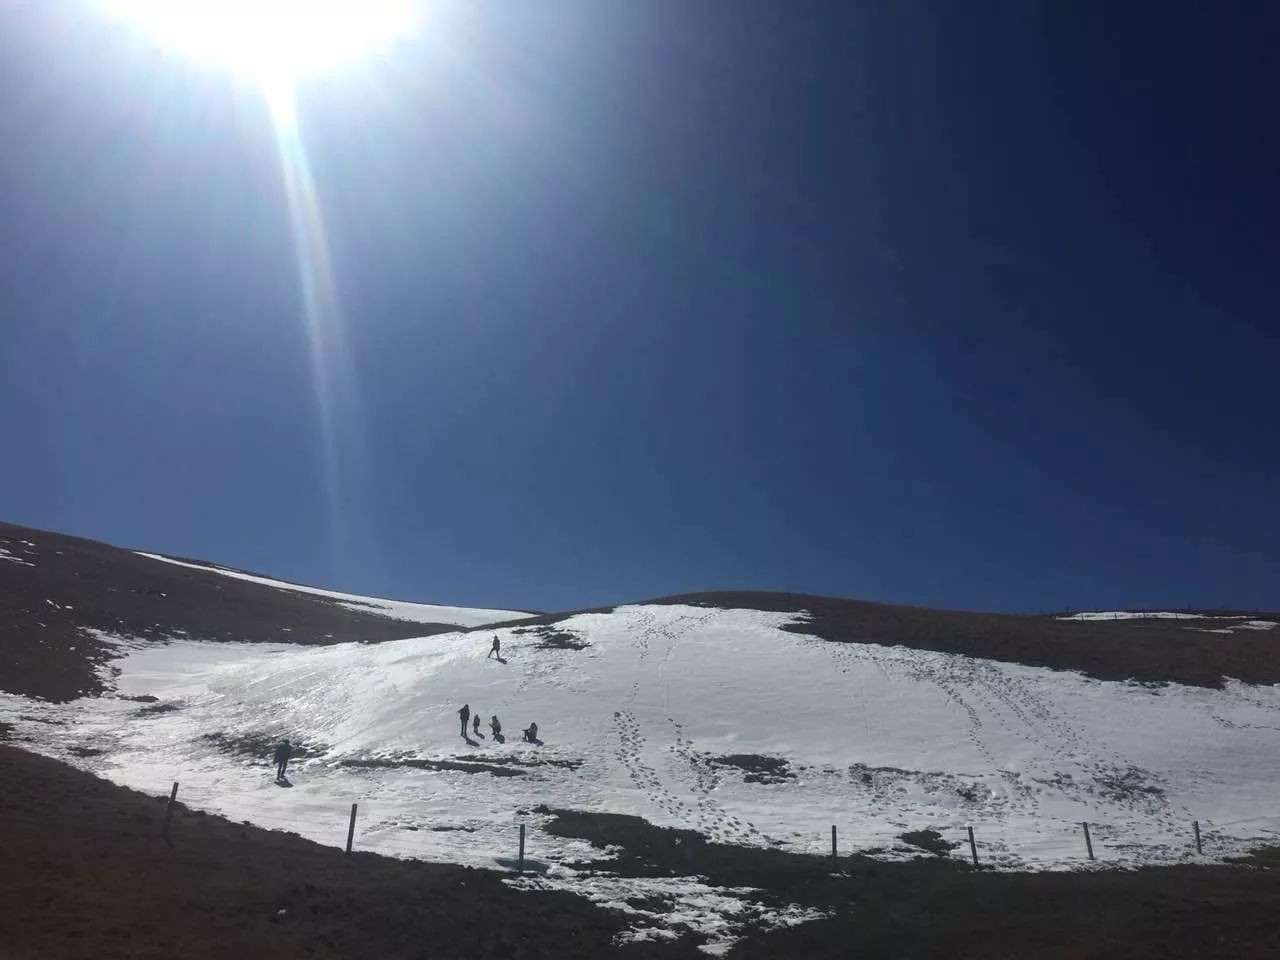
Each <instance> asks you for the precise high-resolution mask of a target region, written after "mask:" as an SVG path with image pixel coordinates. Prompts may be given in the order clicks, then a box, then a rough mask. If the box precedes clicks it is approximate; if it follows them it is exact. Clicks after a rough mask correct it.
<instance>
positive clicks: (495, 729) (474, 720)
mask: <svg viewBox="0 0 1280 960" xmlns="http://www.w3.org/2000/svg"><path fill="white" fill-rule="evenodd" d="M490 657H497V658H498V661H499V662H500V663H506V662H507V661H505V660H503V659H502V641H501V640H500V639H498V635H497V634H494V636H493V645H492V646H491V647H490V648H489V654H488V656H486V657H485V659H486V660H488V659H489V658H490ZM458 717H459V719H460V720H461V721H462V739H464V740H467V741H470V740H471V737H470V736H468V734H467V723H468V721H469V722H470V724H471V733H472V734H473V735H474V736H476V737H479V738H481V739H483V738H484V734H483V733H481V732H480V714H478V713H477V714H475V715H474V716H473V715H472V713H471V705H470V704H467V703H464V704H463V705H462V709H461V710H459V711H458ZM489 732H490V734H491V735H492V736H493V739H494V740H495V741H497V742H498V743H506V742H507V739H506V737H504V736H503V735H502V723H501V722H500V721H499V720H498V715H497V714H496V713H495V714H494V715H493V716H491V717H490V718H489ZM521 738H522V739H523V740H524V742H525V743H534V744H539V745H541V743H542V741H541V740H539V739H538V725H537V724H536V723H531V724H529V726H527V727H525V729H524V730H523V731H522V732H521ZM292 756H293V745H292V744H291V743H289V741H288V740H281V741H280V743H279V744H277V746H276V752H275V755H274V757H273V759H274V761H275V765H276V782H277V783H283V784H285V785H286V786H287V785H288V781H287V780H286V779H285V771H286V770H287V769H288V768H289V758H290V757H292Z"/></svg>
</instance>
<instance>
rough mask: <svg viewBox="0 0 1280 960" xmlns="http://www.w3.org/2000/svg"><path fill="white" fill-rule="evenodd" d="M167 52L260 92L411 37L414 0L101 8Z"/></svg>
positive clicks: (210, 0)
mask: <svg viewBox="0 0 1280 960" xmlns="http://www.w3.org/2000/svg"><path fill="white" fill-rule="evenodd" d="M105 3H106V6H107V9H108V10H109V11H110V12H111V13H112V14H114V15H115V16H117V17H119V18H121V19H122V20H125V21H128V22H131V23H134V24H136V25H137V26H139V27H141V28H143V29H144V30H146V31H147V32H148V33H149V34H150V35H151V36H152V37H153V39H154V40H155V42H156V43H158V44H159V45H160V46H161V47H163V48H164V49H165V50H166V51H168V52H171V53H174V54H178V55H181V56H185V57H188V58H190V59H192V60H195V61H198V62H201V63H205V64H209V65H213V66H217V67H221V68H224V69H227V70H229V71H231V72H233V73H234V74H236V75H238V76H240V77H243V78H245V79H248V80H251V81H253V82H256V83H259V84H261V85H262V86H263V88H264V89H266V90H278V89H280V88H281V87H292V85H293V84H294V82H296V81H297V80H298V79H300V78H302V77H304V76H307V75H310V74H315V73H321V72H324V71H327V70H331V69H334V68H335V67H338V66H340V65H342V64H344V63H348V62H350V61H353V60H357V59H359V58H361V57H365V56H368V55H370V54H371V53H373V52H374V51H376V50H377V49H378V48H380V47H383V46H386V45H387V44H390V43H391V42H393V41H395V40H397V39H398V38H400V37H403V36H404V35H406V34H408V33H410V32H411V31H412V30H413V29H414V27H415V24H416V19H417V9H416V8H417V6H418V4H417V3H414V2H413V0H105Z"/></svg>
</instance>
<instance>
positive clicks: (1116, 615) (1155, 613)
mask: <svg viewBox="0 0 1280 960" xmlns="http://www.w3.org/2000/svg"><path fill="white" fill-rule="evenodd" d="M1056 619H1058V620H1247V619H1249V618H1248V617H1246V616H1224V617H1211V616H1205V615H1204V614H1200V613H1173V612H1170V611H1168V610H1147V611H1138V610H1100V611H1094V612H1093V613H1073V614H1071V615H1070V616H1068V617H1057V618H1056Z"/></svg>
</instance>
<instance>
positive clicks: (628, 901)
mask: <svg viewBox="0 0 1280 960" xmlns="http://www.w3.org/2000/svg"><path fill="white" fill-rule="evenodd" d="M507 883H508V884H509V885H511V886H513V887H516V888H517V889H521V890H567V891H569V892H570V893H577V894H580V895H582V896H584V897H586V898H587V899H588V900H590V901H591V902H592V903H596V904H599V905H600V906H602V907H607V908H608V909H610V910H617V911H619V912H620V913H626V914H630V915H631V916H633V917H634V918H635V919H636V923H635V925H634V926H632V927H631V929H630V930H628V931H627V932H625V933H623V934H622V935H621V936H620V937H619V938H618V939H619V941H620V942H622V943H632V942H635V941H637V940H669V939H675V938H676V937H678V936H679V934H678V933H676V931H675V930H673V929H672V928H679V927H687V928H688V929H689V930H692V931H693V932H694V933H695V934H697V935H698V936H700V937H703V938H705V940H706V942H705V943H704V944H703V945H702V950H703V951H704V952H706V953H710V954H712V955H719V954H721V953H724V952H725V951H726V950H728V948H729V947H731V946H733V944H734V942H735V941H736V940H738V939H739V938H740V937H741V931H742V930H743V928H744V927H748V926H750V927H752V928H754V929H765V930H774V929H778V928H780V927H789V926H795V925H796V924H797V923H804V922H805V921H808V920H820V919H822V918H823V917H825V916H827V914H825V913H823V912H822V911H821V910H812V909H806V908H804V907H798V906H796V905H794V904H785V905H782V906H766V905H765V904H762V903H759V902H758V901H756V900H755V899H754V898H753V895H754V894H756V893H758V892H759V891H757V890H756V889H755V888H753V887H713V886H710V885H708V884H706V883H705V882H703V881H702V880H701V879H700V878H698V877H662V878H657V879H650V878H637V877H612V876H599V875H596V876H591V877H586V876H580V875H578V874H576V873H574V872H573V871H572V870H561V871H556V872H554V873H548V874H547V875H546V876H542V877H537V876H533V877H518V878H515V879H511V880H508V881H507ZM637 901H639V902H640V903H642V904H648V905H654V904H656V903H658V902H660V903H661V904H662V907H661V909H658V910H653V909H645V907H643V906H636V902H637Z"/></svg>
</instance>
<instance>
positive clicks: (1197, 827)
mask: <svg viewBox="0 0 1280 960" xmlns="http://www.w3.org/2000/svg"><path fill="white" fill-rule="evenodd" d="M1191 828H1192V829H1193V830H1195V832H1196V853H1200V854H1203V853H1204V848H1203V847H1201V846H1200V821H1199V820H1192V821H1191Z"/></svg>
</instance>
